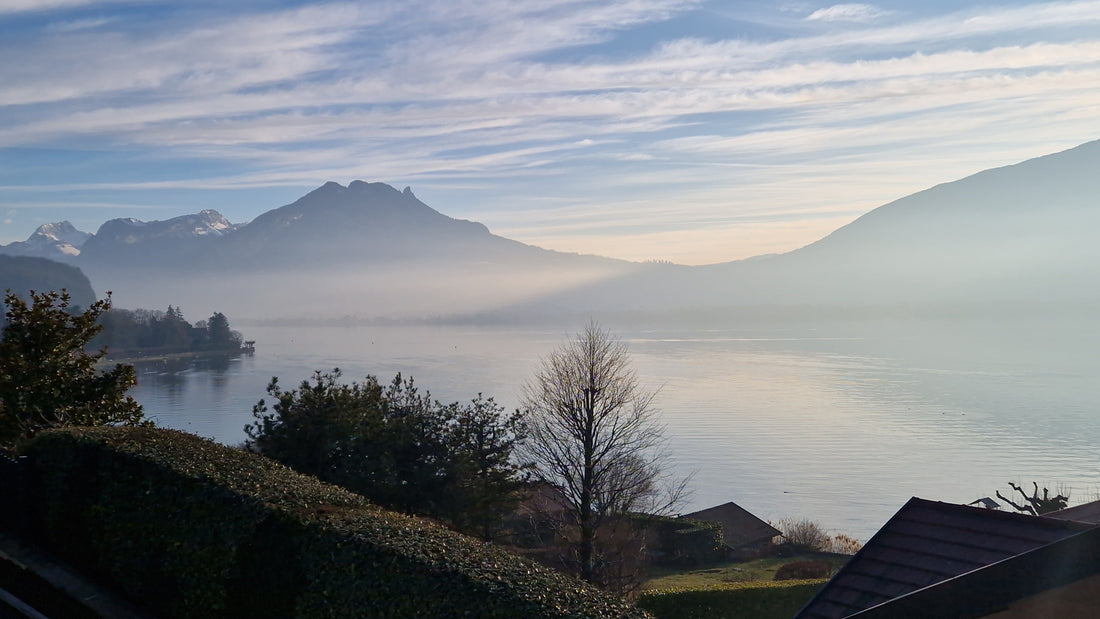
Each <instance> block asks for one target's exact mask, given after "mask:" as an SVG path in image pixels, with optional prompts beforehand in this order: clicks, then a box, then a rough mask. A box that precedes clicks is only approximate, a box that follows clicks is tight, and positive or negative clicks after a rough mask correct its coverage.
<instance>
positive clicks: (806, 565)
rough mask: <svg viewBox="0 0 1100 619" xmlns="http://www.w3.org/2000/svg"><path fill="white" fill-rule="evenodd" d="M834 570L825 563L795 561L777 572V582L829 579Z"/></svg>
mask: <svg viewBox="0 0 1100 619" xmlns="http://www.w3.org/2000/svg"><path fill="white" fill-rule="evenodd" d="M832 572H833V568H832V566H831V565H829V564H828V563H826V562H824V561H793V562H791V563H787V564H784V565H781V566H779V569H777V570H775V580H809V579H815V578H828V577H829V575H830V574H832Z"/></svg>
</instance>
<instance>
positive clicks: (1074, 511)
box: [1043, 501, 1100, 524]
mask: <svg viewBox="0 0 1100 619" xmlns="http://www.w3.org/2000/svg"><path fill="white" fill-rule="evenodd" d="M1043 516H1044V517H1046V518H1057V519H1058V520H1076V521H1077V522H1091V523H1092V524H1100V501H1093V502H1091V503H1084V504H1082V505H1074V506H1073V507H1067V508H1065V509H1060V510H1058V511H1056V512H1050V513H1049V514H1043Z"/></svg>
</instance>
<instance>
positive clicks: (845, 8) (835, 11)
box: [806, 4, 889, 23]
mask: <svg viewBox="0 0 1100 619" xmlns="http://www.w3.org/2000/svg"><path fill="white" fill-rule="evenodd" d="M887 14H889V11H884V10H882V9H879V8H877V7H874V6H872V5H870V4H834V5H832V6H830V7H826V8H823V9H818V10H816V11H814V12H813V13H810V14H809V15H808V16H807V17H806V19H807V20H808V21H824V22H832V21H841V22H858V23H871V22H873V21H876V20H878V19H879V18H881V17H883V16H885V15H887Z"/></svg>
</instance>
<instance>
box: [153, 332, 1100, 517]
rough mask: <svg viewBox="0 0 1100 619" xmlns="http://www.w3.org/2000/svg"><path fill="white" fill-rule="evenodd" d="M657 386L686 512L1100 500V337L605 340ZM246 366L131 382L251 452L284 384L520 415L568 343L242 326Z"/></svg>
mask: <svg viewBox="0 0 1100 619" xmlns="http://www.w3.org/2000/svg"><path fill="white" fill-rule="evenodd" d="M607 326H609V327H610V328H611V329H612V331H613V332H614V333H615V334H616V335H617V336H619V337H621V338H622V339H623V340H624V341H625V342H626V343H627V344H628V346H629V349H630V352H631V355H632V361H633V362H634V365H635V368H636V369H637V371H638V374H639V377H640V378H641V381H642V382H643V383H645V384H648V385H650V386H653V387H659V388H660V394H659V396H658V398H657V403H658V407H659V408H660V410H661V413H662V415H663V418H664V421H665V422H666V423H667V425H668V435H669V437H670V439H671V448H672V452H673V454H674V456H675V458H676V466H677V467H678V469H679V470H680V471H682V472H684V473H689V472H691V473H693V474H694V479H693V483H692V487H693V488H694V493H693V494H692V496H691V497H690V498H689V500H688V501H687V503H686V504H685V506H684V511H693V510H695V509H701V508H705V507H710V506H712V505H716V504H719V503H723V502H726V501H735V502H737V503H738V504H740V505H742V506H743V507H745V508H746V509H748V510H749V511H752V512H753V513H755V514H757V515H758V516H760V517H761V518H764V519H766V520H767V519H770V520H773V521H774V520H778V519H780V518H783V517H788V516H791V517H802V516H806V517H810V518H812V519H814V520H816V521H818V522H819V523H821V524H822V525H823V526H825V527H826V528H828V529H831V530H833V531H836V532H843V533H847V534H850V535H855V536H858V537H860V538H863V539H866V538H868V537H869V536H870V535H871V534H873V533H874V531H875V530H877V529H878V527H879V526H881V525H882V524H883V523H884V522H885V521H886V520H887V519H888V518H889V517H890V516H891V515H892V514H893V513H894V512H895V511H896V510H897V509H898V508H899V507H900V506H901V505H902V504H903V503H904V502H905V501H906V500H907V499H908V498H909V497H911V496H920V497H923V498H928V499H934V500H943V501H950V502H961V503H966V502H969V501H972V500H974V499H977V498H979V497H983V496H992V495H993V493H994V491H995V490H997V489H1001V490H1002V491H1005V490H1007V489H1008V488H1007V482H1008V481H1010V480H1011V481H1018V482H1024V483H1026V484H1028V485H1030V482H1031V481H1032V480H1035V481H1038V482H1040V484H1044V483H1045V484H1046V485H1049V486H1051V488H1052V489H1055V488H1057V489H1061V490H1063V491H1065V490H1069V491H1070V492H1071V499H1072V500H1071V504H1073V503H1078V502H1083V501H1085V500H1091V499H1095V498H1097V496H1098V494H1100V453H1098V450H1097V445H1100V418H1098V416H1097V406H1096V404H1097V403H1098V402H1100V381H1097V380H1096V377H1097V375H1098V372H1100V354H1098V353H1097V351H1098V350H1100V328H1098V327H1093V326H1092V325H1088V324H1086V325H1084V326H1082V325H1080V324H1077V325H1074V326H1072V327H1070V326H1066V325H1053V324H1040V325H1038V326H1036V325H1020V324H1011V325H1010V324H986V323H966V324H963V323H950V322H940V323H931V322H916V321H911V322H889V323H888V322H881V323H875V324H859V325H856V324H854V323H851V324H844V323H837V324H831V325H801V326H798V327H779V326H767V327H759V328H725V329H708V330H683V329H681V330H676V329H638V328H629V327H620V326H616V325H613V324H612V325H607ZM242 330H243V331H244V332H245V335H246V336H247V338H248V339H255V340H257V342H258V343H257V351H256V354H255V355H254V356H251V357H241V358H236V359H230V360H213V359H205V360H199V361H193V362H189V363H176V364H150V365H146V366H140V367H139V385H138V387H137V388H136V389H135V391H134V395H135V397H136V398H137V399H138V400H139V401H140V402H141V403H142V404H144V405H145V409H146V414H147V415H148V416H150V417H152V418H154V419H155V420H156V422H157V423H158V424H159V425H162V426H166V427H171V428H177V429H182V430H187V431H189V432H193V433H195V434H199V435H201V436H206V437H210V438H213V439H215V440H218V441H220V442H223V443H227V444H237V443H240V442H241V441H243V440H244V438H245V434H244V431H243V428H244V426H245V425H246V424H248V423H249V422H250V421H251V419H252V415H251V408H252V405H253V404H255V403H256V401H258V400H259V399H261V398H263V397H264V396H265V395H266V394H265V391H264V389H265V387H266V385H267V383H268V381H269V380H270V379H271V377H272V376H278V377H279V378H280V383H281V384H282V385H283V386H284V387H292V386H295V385H297V383H298V382H299V381H301V380H302V379H305V378H308V377H309V376H310V374H311V373H312V372H313V370H318V369H321V370H326V369H331V368H334V367H339V368H340V369H341V370H343V372H344V375H345V377H346V378H347V379H348V380H352V379H361V378H362V377H363V376H365V375H366V374H374V375H376V376H378V377H379V378H380V379H382V380H389V379H390V378H392V377H393V375H394V374H395V373H397V372H401V373H402V374H403V375H406V376H412V377H414V378H415V380H416V382H417V384H419V385H420V386H421V388H422V389H428V390H430V391H431V393H432V395H433V397H435V398H436V399H439V400H442V401H445V402H451V401H455V400H468V399H471V398H473V397H474V396H476V395H477V394H478V393H479V392H481V393H484V394H485V395H486V396H492V397H494V398H496V400H497V401H498V402H500V403H502V404H504V405H505V406H507V407H508V408H509V409H510V408H513V407H514V406H515V405H516V403H517V401H518V397H519V391H520V387H521V385H522V384H523V382H524V381H525V380H527V379H528V378H529V377H530V376H531V375H532V374H533V373H534V372H535V370H536V368H537V365H538V359H539V357H540V356H541V355H545V354H546V353H548V352H550V351H552V350H553V349H554V348H555V347H556V346H558V345H559V344H560V343H561V342H562V340H563V339H564V338H565V337H567V336H568V335H569V333H568V332H567V331H564V330H552V329H547V330H530V329H506V328H476V327H308V328H301V327H293V328H291V327H247V328H244V329H242Z"/></svg>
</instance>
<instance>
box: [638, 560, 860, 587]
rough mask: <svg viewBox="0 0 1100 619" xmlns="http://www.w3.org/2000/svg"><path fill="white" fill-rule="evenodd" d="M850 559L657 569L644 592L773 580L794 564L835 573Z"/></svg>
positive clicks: (645, 584) (761, 561) (646, 584)
mask: <svg viewBox="0 0 1100 619" xmlns="http://www.w3.org/2000/svg"><path fill="white" fill-rule="evenodd" d="M850 558H851V557H849V556H847V555H834V554H827V553H806V554H798V555H794V556H790V557H766V558H763V559H754V560H752V561H743V562H730V563H720V564H716V565H711V566H708V567H704V568H699V569H695V570H690V571H673V570H667V569H664V570H662V569H654V570H653V572H652V574H651V577H650V579H649V580H647V581H646V582H644V583H643V584H642V590H643V591H652V590H655V589H695V588H703V587H710V586H714V585H721V584H725V583H735V582H757V581H765V580H768V581H770V580H774V579H775V570H777V569H779V567H780V566H781V565H784V564H787V563H792V562H794V561H806V560H811V561H825V562H826V563H828V564H829V565H831V566H832V567H833V572H834V573H835V572H836V570H838V569H840V567H841V566H843V565H844V564H845V563H846V562H847V561H848V559H850Z"/></svg>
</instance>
